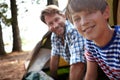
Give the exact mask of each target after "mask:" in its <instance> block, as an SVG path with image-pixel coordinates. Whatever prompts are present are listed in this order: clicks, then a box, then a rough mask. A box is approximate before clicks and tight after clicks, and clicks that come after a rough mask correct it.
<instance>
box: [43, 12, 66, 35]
mask: <svg viewBox="0 0 120 80" xmlns="http://www.w3.org/2000/svg"><path fill="white" fill-rule="evenodd" d="M65 20H66V18H65V16H64V15H62V14H61V15H60V14H52V15H46V16H45V22H46V24H47V25H48V27H49V29H50V31H52V32H54V33H55V34H56V35H58V36H60V37H61V36H63V35H64V29H65Z"/></svg>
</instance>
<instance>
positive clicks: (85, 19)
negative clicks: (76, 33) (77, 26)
mask: <svg viewBox="0 0 120 80" xmlns="http://www.w3.org/2000/svg"><path fill="white" fill-rule="evenodd" d="M80 23H81V26H85V25H87V24H88V19H87V18H85V17H84V18H81V21H80Z"/></svg>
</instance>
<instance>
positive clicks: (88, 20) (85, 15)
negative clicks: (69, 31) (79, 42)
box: [72, 11, 109, 40]
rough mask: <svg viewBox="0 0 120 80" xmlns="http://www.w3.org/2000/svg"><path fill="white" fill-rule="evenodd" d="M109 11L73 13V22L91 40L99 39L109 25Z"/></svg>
mask: <svg viewBox="0 0 120 80" xmlns="http://www.w3.org/2000/svg"><path fill="white" fill-rule="evenodd" d="M108 17H109V13H108V12H106V11H105V12H104V13H101V12H100V11H93V12H88V11H81V12H75V13H73V15H72V19H73V23H74V25H75V27H76V28H77V30H78V31H79V33H80V34H81V35H83V36H84V37H85V38H86V39H89V40H98V39H99V38H101V37H102V35H103V33H104V31H105V28H106V27H105V26H107V19H108Z"/></svg>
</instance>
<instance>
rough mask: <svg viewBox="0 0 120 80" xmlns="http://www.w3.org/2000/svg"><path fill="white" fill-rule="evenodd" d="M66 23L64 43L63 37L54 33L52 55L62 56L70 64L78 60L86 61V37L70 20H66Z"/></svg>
mask: <svg viewBox="0 0 120 80" xmlns="http://www.w3.org/2000/svg"><path fill="white" fill-rule="evenodd" d="M65 24H66V26H65V28H66V29H65V34H64V35H65V38H64V45H63V44H62V40H61V38H60V37H59V36H57V35H56V34H55V33H52V36H51V44H52V51H51V55H52V56H53V55H59V56H62V57H63V58H64V59H65V60H66V61H67V62H68V63H69V64H70V65H71V64H74V63H77V62H85V58H84V38H83V37H82V36H81V35H80V34H79V33H78V31H77V30H76V29H75V28H74V26H73V25H72V24H71V23H70V22H69V21H68V20H66V22H65Z"/></svg>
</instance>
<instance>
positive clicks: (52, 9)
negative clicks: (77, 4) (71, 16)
mask: <svg viewBox="0 0 120 80" xmlns="http://www.w3.org/2000/svg"><path fill="white" fill-rule="evenodd" d="M53 14H60V15H61V14H62V11H61V10H60V9H59V8H58V7H57V6H56V5H48V6H47V7H46V8H45V9H44V10H42V12H41V16H40V19H41V20H42V21H43V22H44V23H46V22H45V16H46V15H53Z"/></svg>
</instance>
